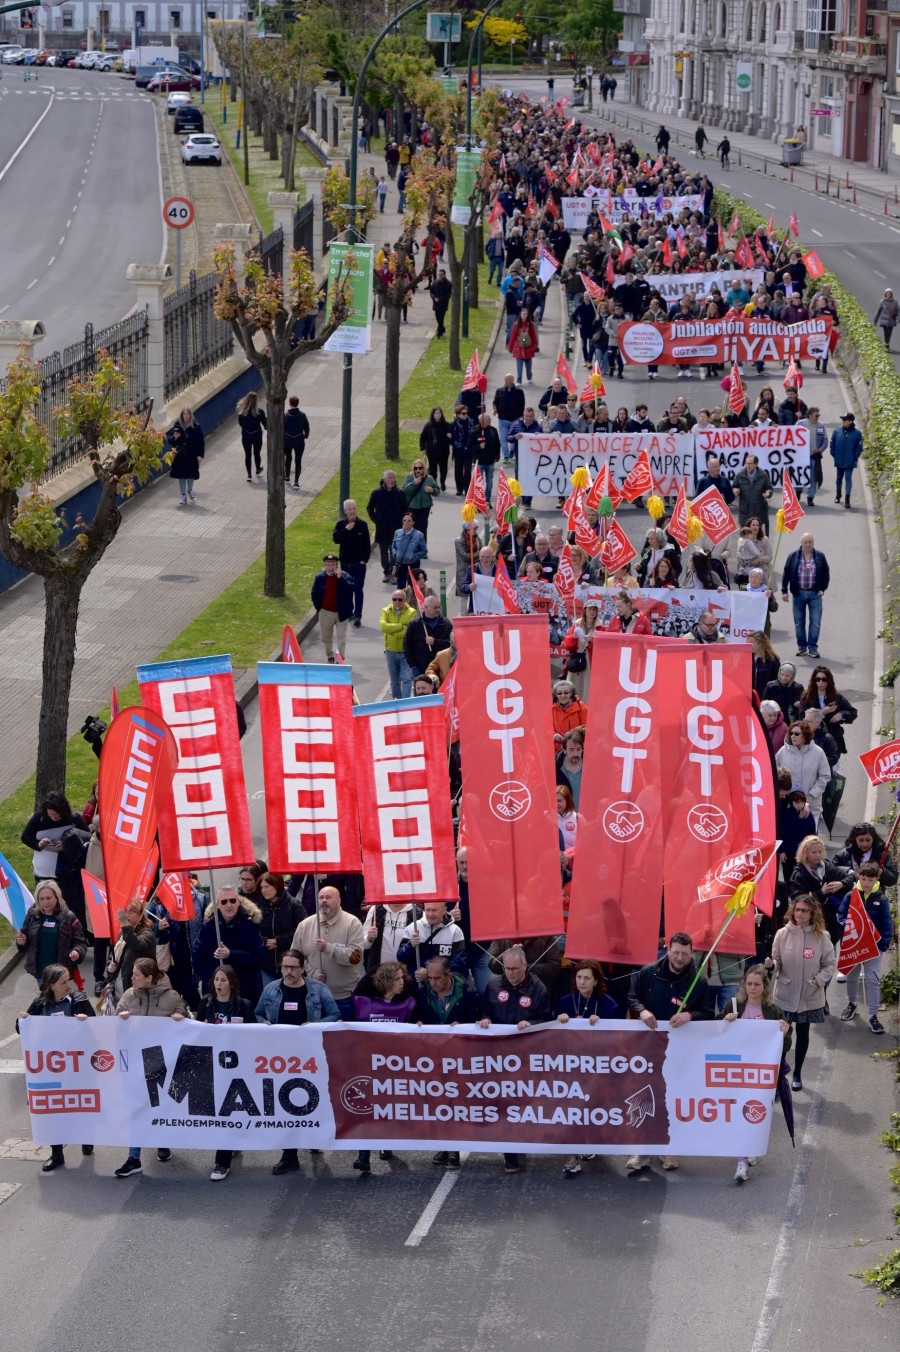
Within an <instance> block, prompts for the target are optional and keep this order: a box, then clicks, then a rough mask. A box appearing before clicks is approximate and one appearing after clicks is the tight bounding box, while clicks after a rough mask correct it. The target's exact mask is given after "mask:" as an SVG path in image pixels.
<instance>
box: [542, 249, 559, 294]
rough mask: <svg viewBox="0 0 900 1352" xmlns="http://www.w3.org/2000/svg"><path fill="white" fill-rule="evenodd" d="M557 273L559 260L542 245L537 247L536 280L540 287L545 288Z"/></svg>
mask: <svg viewBox="0 0 900 1352" xmlns="http://www.w3.org/2000/svg"><path fill="white" fill-rule="evenodd" d="M558 271H559V259H558V258H554V256H553V254H552V253H551V252H550V250H549V249H548V248H547V247H546V245H544V244H540V245H538V278H539V280H540V283H541V286H546V285H547V283H548V282H549V281H550V280H551V278H553V277H555V276H556V274H557V272H558Z"/></svg>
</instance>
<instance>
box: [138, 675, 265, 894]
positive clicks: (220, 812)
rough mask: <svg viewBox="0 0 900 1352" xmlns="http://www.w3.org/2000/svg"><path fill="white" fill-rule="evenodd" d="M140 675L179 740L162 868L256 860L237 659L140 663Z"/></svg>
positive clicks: (163, 817)
mask: <svg viewBox="0 0 900 1352" xmlns="http://www.w3.org/2000/svg"><path fill="white" fill-rule="evenodd" d="M137 678H138V683H139V685H140V688H141V698H142V699H143V700H144V703H145V704H146V705H148V707H149V708H151V709H155V710H156V711H157V712H158V713H160V714H162V716H163V718H164V719H165V721H166V723H168V725H169V727H170V728H171V730H172V733H173V735H174V737H175V742H176V745H177V747H178V767H177V769H176V771H175V776H174V779H173V780H172V787H171V789H170V791H169V792H168V793H167V794H165V795H164V796H163V798H162V800H161V807H160V814H159V848H160V856H161V859H162V866H163V868H164V869H165V870H166V871H170V870H171V871H175V872H178V871H184V870H191V869H200V868H210V869H215V868H234V867H240V865H241V864H246V863H247V862H248V861H250V860H253V859H255V857H256V853H255V851H254V849H253V836H252V833H251V831H250V811H249V807H248V804H247V790H246V788H245V786H244V766H243V762H242V761H241V739H240V733H239V732H238V724H237V706H236V704H235V698H234V681H233V679H232V675H231V658H230V657H227V656H224V655H223V656H218V657H191V658H188V659H187V660H185V661H183V662H153V663H151V664H150V665H148V666H141V667H138V668H137Z"/></svg>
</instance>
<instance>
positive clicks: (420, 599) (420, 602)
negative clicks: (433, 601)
mask: <svg viewBox="0 0 900 1352" xmlns="http://www.w3.org/2000/svg"><path fill="white" fill-rule="evenodd" d="M406 576H407V577H408V578H409V585H410V586H411V587H412V589H413V596H414V597H415V598H416V605H417V606H418V607H419V614H420V615H421V614H422V610H423V609H424V606H425V597H424V596H423V594H422V588H421V587H420V586H419V584H418V582H417V581H416V579H415V576H414V575H413V571H412V569H411V568H408V569H407V572H406Z"/></svg>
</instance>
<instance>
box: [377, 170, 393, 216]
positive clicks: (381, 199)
mask: <svg viewBox="0 0 900 1352" xmlns="http://www.w3.org/2000/svg"><path fill="white" fill-rule="evenodd" d="M393 177H394V175H393V174H391V178H393ZM375 191H376V193H377V194H378V210H379V212H380V213H381V214H382V216H383V215H384V204H385V202H386V201H387V192H388V185H387V179H386V178H385V176H384V174H382V175H381V178H380V179H379V180H378V183H377V184H376V186H375Z"/></svg>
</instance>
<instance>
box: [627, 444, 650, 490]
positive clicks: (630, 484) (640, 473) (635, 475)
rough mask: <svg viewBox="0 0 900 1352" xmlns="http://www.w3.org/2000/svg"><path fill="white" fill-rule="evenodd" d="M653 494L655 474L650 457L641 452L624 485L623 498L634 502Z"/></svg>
mask: <svg viewBox="0 0 900 1352" xmlns="http://www.w3.org/2000/svg"><path fill="white" fill-rule="evenodd" d="M652 492H653V473H652V471H651V469H650V457H649V456H648V454H647V452H646V451H645V450H644V451H641V452H640V454H639V455H638V458H637V460H635V462H634V464H633V465H632V466H631V469H630V470H629V471H628V474H627V475H626V477H625V482H624V483H623V485H622V496H623V497H624V498H627V499H628V501H629V502H634V500H635V498H642V497H643V496H644V494H645V493H652Z"/></svg>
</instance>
